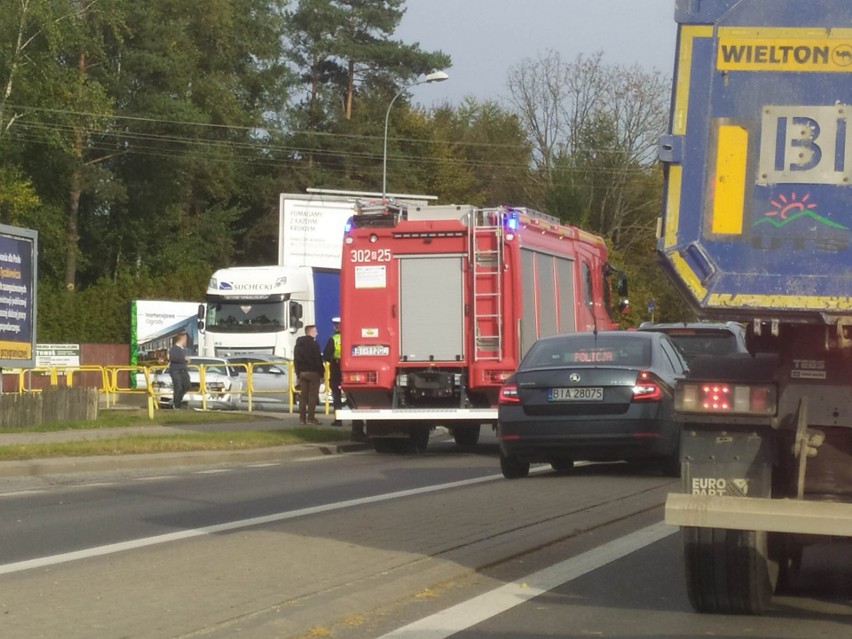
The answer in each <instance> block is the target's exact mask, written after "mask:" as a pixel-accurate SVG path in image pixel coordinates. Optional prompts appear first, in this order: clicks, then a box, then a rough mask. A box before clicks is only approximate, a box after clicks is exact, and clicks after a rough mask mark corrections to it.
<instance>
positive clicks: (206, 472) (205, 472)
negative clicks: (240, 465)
mask: <svg viewBox="0 0 852 639" xmlns="http://www.w3.org/2000/svg"><path fill="white" fill-rule="evenodd" d="M233 470H234V469H233V468H210V469H209V470H196V471H195V472H194V473H193V474H194V475H218V474H220V473H230V472H233Z"/></svg>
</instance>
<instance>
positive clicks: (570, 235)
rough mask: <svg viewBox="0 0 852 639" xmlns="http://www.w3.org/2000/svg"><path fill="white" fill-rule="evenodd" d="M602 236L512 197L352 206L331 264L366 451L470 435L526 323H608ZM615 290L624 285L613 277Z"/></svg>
mask: <svg viewBox="0 0 852 639" xmlns="http://www.w3.org/2000/svg"><path fill="white" fill-rule="evenodd" d="M615 272H616V271H614V269H612V268H611V267H610V266H609V264H608V263H607V258H606V246H605V244H604V241H603V240H602V239H601V238H599V237H596V236H594V235H592V234H590V233H586V232H584V231H582V230H580V229H578V228H576V227H573V226H567V225H564V224H562V223H560V221H559V220H558V219H556V218H554V217H551V216H548V215H545V214H542V213H538V212H535V211H531V210H529V209H523V208H508V207H500V208H490V209H479V208H476V207H473V206H469V205H451V206H429V207H413V208H411V209H408V208H406V207H404V206H400V205H396V204H394V203H393V202H389V201H382V202H378V203H372V204H368V205H363V204H362V205H360V206H358V207H356V214H355V216H354V217H353V218H352V219H351V220H350V222H349V223H348V225H347V226H346V230H345V232H344V246H343V263H342V267H341V315H342V317H343V326H342V330H341V340H342V351H343V352H342V356H341V369H342V373H343V384H342V387H343V390H344V391H345V392H346V393H347V395H348V397H349V399H350V408H348V409H347V410H345V411H338V418H342V419H352V420H361V421H363V422H364V425H365V426H366V434H367V436H368V438H369V439H370V441H371V442H372V443H373V446H374V448H375V449H376V450H377V451H378V452H389V451H402V450H408V449H411V448H415V449H419V450H422V449H424V448H425V446H426V443H427V442H428V438H429V432H430V430H431V429H432V428H433V427H435V426H438V425H442V426H445V427H447V428H448V429H449V430H450V432H452V434H453V436H454V438H455V440H456V442H457V443H458V444H462V445H472V444H475V443H476V442H477V441H478V438H479V432H480V426H481V425H482V424H492V425H493V424H495V423H496V419H497V395H498V392H499V389H500V386H501V384H502V383H503V382H504V381H505V380H506V379H507V378H508V377H509V375H511V374H512V372H513V371H514V370H515V368H516V367H517V365H518V363H519V361H520V359H521V358H522V357H523V355H524V354H525V353H526V351H527V350H528V349H529V347H530V346H531V345H532V343H533V342H534V341H535V340H536V339H537V338H539V337H543V336H546V335H553V334H556V333H569V332H574V331H585V330H594V329H596V328H597V329H598V330H604V329H610V328H614V326H615V324H614V323H613V321H612V319H611V318H610V315H609V306H610V304H609V290H610V284H609V281H608V280H609V278H610V275H611V274H613V273H615ZM619 281H621V282H622V286H621V287H620V288H621V290H620V291H619V292H620V294H623V295H626V282H623V278H619Z"/></svg>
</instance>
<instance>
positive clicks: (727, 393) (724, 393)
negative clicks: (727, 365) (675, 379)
mask: <svg viewBox="0 0 852 639" xmlns="http://www.w3.org/2000/svg"><path fill="white" fill-rule="evenodd" d="M675 410H677V411H680V412H683V413H710V414H713V413H715V414H720V413H728V414H733V415H774V414H775V410H776V391H775V386H774V385H772V384H742V383H731V382H683V383H681V384H680V385H679V386H678V387H677V389H676V390H675Z"/></svg>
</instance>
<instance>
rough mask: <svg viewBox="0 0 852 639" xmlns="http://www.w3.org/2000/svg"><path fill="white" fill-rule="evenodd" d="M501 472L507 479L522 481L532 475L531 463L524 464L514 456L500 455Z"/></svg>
mask: <svg viewBox="0 0 852 639" xmlns="http://www.w3.org/2000/svg"><path fill="white" fill-rule="evenodd" d="M500 470H501V471H502V472H503V477H505V478H506V479H521V478H523V477H527V476H529V474H530V463H529V462H522V461H521V460H520V459H518V458H517V457H515V456H514V455H508V456H507V455H504V454H503V453H500Z"/></svg>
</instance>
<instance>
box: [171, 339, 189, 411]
mask: <svg viewBox="0 0 852 639" xmlns="http://www.w3.org/2000/svg"><path fill="white" fill-rule="evenodd" d="M169 376H170V377H171V378H172V408H174V409H175V410H177V409H179V408H183V396H184V395H186V392H187V391H188V390H189V369H188V368H187V367H186V333H179V334H178V335H176V336H175V338H174V340H173V341H172V346H171V348H169Z"/></svg>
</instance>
